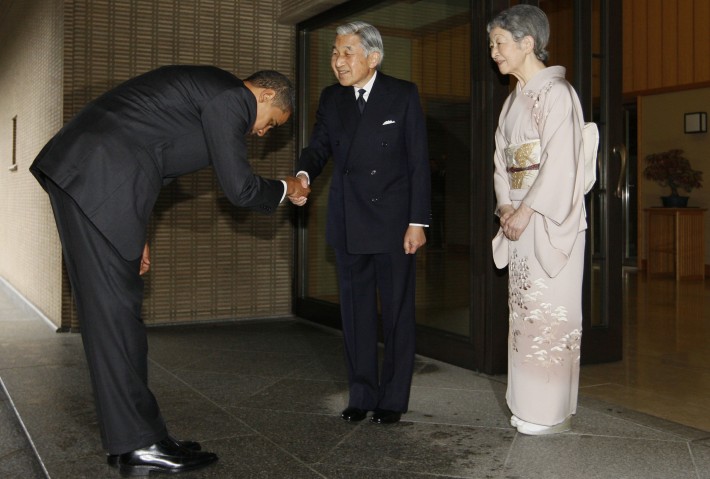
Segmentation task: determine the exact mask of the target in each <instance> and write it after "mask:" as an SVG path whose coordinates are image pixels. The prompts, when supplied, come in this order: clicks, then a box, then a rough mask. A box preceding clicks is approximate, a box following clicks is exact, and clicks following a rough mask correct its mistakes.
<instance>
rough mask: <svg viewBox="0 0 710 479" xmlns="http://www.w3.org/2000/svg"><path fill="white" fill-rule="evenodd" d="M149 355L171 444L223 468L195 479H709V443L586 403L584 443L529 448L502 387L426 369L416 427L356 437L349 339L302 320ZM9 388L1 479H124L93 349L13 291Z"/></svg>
mask: <svg viewBox="0 0 710 479" xmlns="http://www.w3.org/2000/svg"><path fill="white" fill-rule="evenodd" d="M149 344H150V358H151V370H150V375H151V387H152V389H153V392H154V393H155V394H156V396H157V397H158V400H159V402H160V404H161V407H162V410H163V415H164V417H165V418H166V421H167V422H168V427H169V428H170V430H171V432H172V433H173V435H175V436H176V437H181V438H190V439H195V440H198V441H200V442H201V443H202V444H203V446H204V448H205V449H208V450H212V451H214V452H216V453H217V454H218V455H219V456H220V460H219V462H218V463H216V464H215V465H213V466H210V467H208V468H205V469H203V470H200V471H196V472H193V473H184V474H181V475H179V476H178V477H181V478H185V479H187V478H249V479H252V478H289V479H297V478H328V479H337V478H357V479H369V478H392V479H405V478H406V479H424V478H438V479H441V478H501V479H503V478H564V479H576V478H600V479H601V478H604V479H607V478H643V479H649V478H659V479H660V478H663V479H668V478H673V479H683V478H692V479H710V433H708V432H705V431H701V430H698V429H693V428H690V427H687V426H683V425H680V424H676V423H672V422H669V421H666V420H663V419H658V418H654V417H652V416H648V415H645V414H642V413H638V412H634V411H631V410H628V409H624V408H621V407H618V406H614V405H611V404H609V403H605V402H603V401H600V400H598V399H596V398H592V397H585V396H584V395H583V396H582V397H581V398H580V402H579V411H578V414H577V416H576V417H575V420H574V423H573V430H572V431H571V432H570V433H566V434H560V435H555V436H551V437H529V436H523V435H521V434H518V433H517V432H516V431H515V430H514V429H513V428H512V427H510V426H509V424H508V416H509V412H508V410H507V408H506V406H505V398H504V394H505V377H504V376H500V377H491V376H486V375H482V374H477V373H474V372H472V371H468V370H465V369H462V368H458V367H455V366H451V365H448V364H445V363H442V362H439V361H435V360H432V359H428V358H424V357H418V360H417V369H416V373H415V376H414V384H413V388H412V396H411V402H410V412H409V413H408V414H406V415H405V416H404V417H403V420H402V422H400V423H398V424H395V425H391V426H377V425H374V424H371V423H369V422H366V421H364V422H362V423H358V424H348V423H345V422H344V421H342V420H341V419H339V418H338V414H339V412H340V410H341V409H342V408H343V407H344V406H345V405H346V389H347V385H346V383H345V382H344V379H345V370H344V367H343V357H342V345H341V337H340V334H339V332H337V331H332V330H329V329H325V328H322V327H319V326H316V325H314V324H312V323H309V322H307V321H303V320H299V319H284V320H278V321H277V320H270V321H263V320H262V321H253V322H238V323H229V324H219V325H216V324H215V325H204V326H183V327H170V328H167V327H166V328H151V329H149ZM0 379H2V385H3V389H4V390H5V392H6V393H7V394H9V398H8V396H7V394H4V393H3V390H2V389H0V394H2V397H1V398H0V477H2V478H22V479H28V478H30V479H31V478H42V477H51V478H53V479H64V478H67V479H75V478H90V479H99V478H115V477H119V475H118V473H117V471H116V470H114V469H112V468H110V467H109V466H107V465H106V464H105V457H104V452H103V451H102V449H101V444H100V441H99V435H98V427H97V423H96V419H95V414H94V410H93V403H92V399H91V392H90V388H89V381H88V373H87V370H86V365H85V361H84V356H83V350H82V347H81V338H80V336H79V335H76V334H57V333H55V332H54V331H53V329H52V328H50V326H49V325H48V324H47V323H46V322H45V321H44V320H42V319H40V318H39V316H38V315H37V314H36V313H35V312H33V311H32V310H30V309H28V308H27V307H26V306H25V305H24V304H23V303H21V302H20V301H19V300H18V299H17V298H16V297H14V296H13V295H12V293H10V292H8V291H7V290H6V289H3V288H2V284H0ZM25 430H26V432H27V434H25ZM35 451H36V454H35Z"/></svg>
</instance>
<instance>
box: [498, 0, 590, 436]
mask: <svg viewBox="0 0 710 479" xmlns="http://www.w3.org/2000/svg"><path fill="white" fill-rule="evenodd" d="M487 30H488V33H489V38H490V48H491V57H492V58H493V60H494V61H495V62H496V64H497V65H498V69H499V70H500V72H501V73H502V74H506V75H513V76H514V77H515V78H516V79H517V85H516V87H515V88H514V90H513V91H512V93H511V94H510V95H509V96H508V98H507V100H506V101H505V104H504V105H503V110H502V111H501V114H500V119H499V122H498V129H497V131H496V136H495V141H496V152H495V174H494V186H495V192H496V199H497V210H496V214H497V215H498V216H499V218H500V231H499V232H498V235H497V236H496V237H495V238H494V239H493V257H494V260H495V264H496V266H497V267H498V268H504V267H505V266H506V265H507V266H508V274H509V280H508V304H509V328H510V329H509V336H508V388H507V392H506V400H507V402H508V407H510V410H511V412H512V414H513V416H512V417H511V420H510V424H511V425H512V426H513V427H516V428H517V430H518V431H519V432H521V433H523V434H531V435H540V434H552V433H557V432H563V431H567V430H569V429H570V427H571V417H572V415H573V414H575V412H576V409H577V389H578V384H579V358H580V340H581V336H582V273H583V269H584V240H585V232H584V231H585V229H586V228H587V223H586V220H585V217H586V213H585V209H584V161H583V155H582V153H583V149H582V127H583V125H584V119H583V116H582V107H581V105H580V103H579V98H578V97H577V94H576V93H575V91H574V89H573V88H572V86H571V85H570V84H569V83H568V82H567V81H566V80H565V69H564V68H563V67H561V66H552V67H546V66H545V64H544V63H543V62H544V61H545V60H547V51H546V50H545V47H546V45H547V41H548V38H549V32H550V28H549V24H548V21H547V17H546V16H545V14H544V13H543V11H542V10H540V9H539V8H537V7H533V6H530V5H516V6H514V7H511V8H509V9H507V10H505V11H503V12H502V13H500V14H498V15H497V16H496V17H495V18H494V19H493V20H492V21H491V22H490V23H489V24H488V28H487Z"/></svg>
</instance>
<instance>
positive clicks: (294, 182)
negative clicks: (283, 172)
mask: <svg viewBox="0 0 710 479" xmlns="http://www.w3.org/2000/svg"><path fill="white" fill-rule="evenodd" d="M284 181H285V182H286V196H287V197H288V199H289V200H290V201H291V203H293V204H294V205H296V206H303V205H305V204H306V201H307V200H308V195H309V194H310V193H311V188H310V187H309V186H308V179H307V178H306V177H305V176H298V177H296V176H287V177H286V179H285V180H284Z"/></svg>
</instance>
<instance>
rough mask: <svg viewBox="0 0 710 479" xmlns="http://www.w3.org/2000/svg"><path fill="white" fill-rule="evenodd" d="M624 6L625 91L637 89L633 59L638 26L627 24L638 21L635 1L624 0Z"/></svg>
mask: <svg viewBox="0 0 710 479" xmlns="http://www.w3.org/2000/svg"><path fill="white" fill-rule="evenodd" d="M622 8H623V18H624V20H623V25H624V29H623V31H622V42H621V48H622V58H623V61H622V62H621V63H622V66H621V68H622V73H621V75H622V81H623V86H622V88H623V91H624V92H628V91H633V90H635V87H634V81H635V78H636V74H635V72H636V69H635V68H634V64H633V62H632V61H631V60H632V59H633V58H634V55H633V51H634V50H633V49H634V36H635V35H637V34H638V30H637V29H636V28H629V27H627V25H634V24H635V23H636V18H635V17H634V2H633V1H631V0H624V3H623V5H622Z"/></svg>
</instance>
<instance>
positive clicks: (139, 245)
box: [31, 66, 309, 474]
mask: <svg viewBox="0 0 710 479" xmlns="http://www.w3.org/2000/svg"><path fill="white" fill-rule="evenodd" d="M293 98H294V93H293V87H292V85H291V82H290V81H289V80H288V79H287V78H286V77H285V76H283V75H281V74H280V73H278V72H274V71H261V72H257V73H255V74H253V75H252V76H250V77H249V78H247V79H246V80H244V81H242V80H240V79H238V78H236V77H235V76H234V75H232V74H231V73H228V72H226V71H223V70H220V69H218V68H215V67H209V66H167V67H162V68H159V69H157V70H154V71H151V72H148V73H145V74H143V75H140V76H138V77H136V78H133V79H131V80H128V81H127V82H125V83H123V84H121V85H119V86H117V87H116V88H114V89H112V90H110V91H109V92H107V93H105V94H103V95H102V96H100V97H99V98H97V99H95V100H94V101H92V102H90V103H89V104H88V105H87V106H86V107H85V108H84V109H82V110H81V111H80V112H79V114H78V115H76V117H74V118H73V119H72V120H71V121H70V122H69V123H67V124H66V125H65V126H64V127H63V128H62V129H61V130H60V131H59V132H58V133H57V134H56V135H55V136H54V137H53V138H52V139H51V140H50V141H49V143H47V145H46V146H45V147H44V148H43V149H42V151H41V152H40V154H39V155H38V156H37V158H36V159H35V161H34V163H33V164H32V166H31V171H32V173H33V174H34V175H35V176H36V178H37V180H38V181H39V182H40V184H41V185H42V187H43V188H44V189H45V190H46V191H47V193H48V194H49V197H50V201H51V204H52V209H53V211H54V216H55V220H56V223H57V228H58V230H59V237H60V239H61V243H62V250H63V253H64V261H65V264H66V267H67V271H68V273H69V279H70V282H71V286H72V291H73V294H74V298H75V300H76V307H77V312H78V315H79V320H80V322H81V334H82V339H83V344H84V350H85V353H86V358H87V362H88V365H89V371H90V375H91V381H92V387H93V391H94V398H95V403H96V409H97V413H98V418H99V425H100V430H101V437H102V442H103V445H104V447H105V448H106V449H107V450H108V453H109V457H108V462H109V464H111V465H114V466H118V468H119V469H120V471H121V473H128V474H148V473H149V472H151V471H156V472H181V471H184V470H190V469H195V468H198V467H201V466H204V465H206V464H209V463H211V462H214V461H215V460H216V459H217V456H216V455H215V454H212V453H209V452H204V451H200V445H199V444H198V443H195V442H191V441H178V440H176V439H174V438H173V437H172V436H169V435H168V432H167V430H166V427H165V423H164V421H163V418H162V417H161V414H160V410H159V407H158V404H157V402H156V399H155V397H154V396H153V394H152V393H151V391H150V389H149V388H148V384H147V380H148V378H147V376H148V374H147V340H146V333H145V329H144V324H143V321H142V319H141V304H142V301H143V280H142V278H141V277H140V274H143V273H144V272H145V271H147V269H148V267H149V264H150V260H149V258H148V247H147V243H146V228H147V225H148V220H149V217H150V214H151V210H152V209H153V206H154V204H155V201H156V199H157V198H158V194H159V192H160V188H161V186H163V185H164V184H166V183H168V182H169V181H171V180H172V179H173V178H176V177H178V176H180V175H184V174H186V173H190V172H193V171H196V170H199V169H201V168H204V167H206V166H210V165H211V166H212V167H213V168H214V171H215V174H216V175H217V178H218V180H219V184H220V186H221V188H222V190H223V191H224V193H225V194H226V196H227V198H228V199H229V200H230V201H231V202H232V203H233V204H235V205H237V206H242V207H248V208H253V209H256V210H259V211H262V212H265V213H270V212H273V211H274V210H275V208H276V207H277V206H278V205H279V203H280V202H281V201H282V200H283V199H284V196H286V195H296V196H298V197H299V198H301V197H303V196H305V195H307V194H308V191H309V190H308V188H307V183H306V182H305V181H303V180H300V179H297V178H294V177H288V178H286V179H285V180H282V181H279V180H271V179H266V178H262V177H259V176H257V175H255V174H254V173H253V172H252V170H251V167H250V165H249V162H248V161H247V145H246V140H245V135H247V134H249V133H251V134H255V135H258V136H263V135H264V134H266V132H267V131H269V130H270V129H271V128H273V127H276V126H279V125H281V124H283V123H284V122H286V121H287V120H288V118H289V116H290V115H291V112H292V111H293V108H294V100H293ZM304 185H305V187H304Z"/></svg>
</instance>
